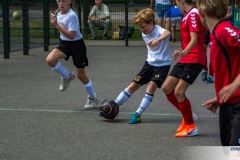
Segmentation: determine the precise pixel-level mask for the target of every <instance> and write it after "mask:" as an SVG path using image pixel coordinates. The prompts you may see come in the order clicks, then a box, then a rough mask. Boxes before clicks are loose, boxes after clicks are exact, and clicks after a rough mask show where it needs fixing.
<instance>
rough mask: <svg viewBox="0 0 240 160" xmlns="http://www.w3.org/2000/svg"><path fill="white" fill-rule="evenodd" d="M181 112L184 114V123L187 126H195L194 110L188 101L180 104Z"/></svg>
mask: <svg viewBox="0 0 240 160" xmlns="http://www.w3.org/2000/svg"><path fill="white" fill-rule="evenodd" d="M178 105H179V110H180V112H181V113H182V116H183V118H184V121H185V123H186V124H187V125H191V124H193V123H194V122H193V117H192V109H191V104H190V101H189V100H188V99H185V100H184V101H183V102H179V103H178Z"/></svg>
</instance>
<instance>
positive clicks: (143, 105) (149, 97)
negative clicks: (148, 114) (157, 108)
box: [136, 93, 153, 115]
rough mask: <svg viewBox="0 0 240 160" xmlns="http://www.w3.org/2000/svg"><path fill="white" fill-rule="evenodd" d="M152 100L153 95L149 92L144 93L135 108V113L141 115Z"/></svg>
mask: <svg viewBox="0 0 240 160" xmlns="http://www.w3.org/2000/svg"><path fill="white" fill-rule="evenodd" d="M152 100H153V95H150V94H147V93H146V94H145V96H144V97H143V99H142V102H141V104H140V106H139V108H138V109H137V111H136V112H137V113H138V114H139V115H141V114H142V113H143V112H144V111H145V110H146V109H147V108H148V106H149V105H150V103H151V102H152Z"/></svg>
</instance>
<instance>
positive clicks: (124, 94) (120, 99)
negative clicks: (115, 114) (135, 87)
mask: <svg viewBox="0 0 240 160" xmlns="http://www.w3.org/2000/svg"><path fill="white" fill-rule="evenodd" d="M131 95H132V94H131V93H129V92H128V91H127V89H125V90H123V91H122V92H121V93H120V94H119V95H118V97H117V98H116V100H115V102H116V103H117V104H118V105H119V106H121V105H122V104H123V103H124V102H126V101H127V100H128V99H129V98H130V97H131Z"/></svg>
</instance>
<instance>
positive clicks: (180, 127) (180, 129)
mask: <svg viewBox="0 0 240 160" xmlns="http://www.w3.org/2000/svg"><path fill="white" fill-rule="evenodd" d="M192 117H193V121H194V122H196V121H197V120H198V117H197V115H196V114H195V113H192ZM185 128H186V123H185V121H184V119H182V123H181V124H180V126H179V127H178V129H177V133H178V132H181V131H182V130H184V129H185Z"/></svg>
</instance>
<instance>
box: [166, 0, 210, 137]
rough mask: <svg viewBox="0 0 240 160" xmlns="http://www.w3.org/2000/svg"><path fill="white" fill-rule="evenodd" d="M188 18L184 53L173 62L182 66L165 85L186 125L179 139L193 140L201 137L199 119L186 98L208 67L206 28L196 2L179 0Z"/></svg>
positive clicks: (183, 26) (182, 30) (183, 25)
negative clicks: (199, 135) (194, 137)
mask: <svg viewBox="0 0 240 160" xmlns="http://www.w3.org/2000/svg"><path fill="white" fill-rule="evenodd" d="M176 3H177V6H178V8H179V9H180V11H181V12H182V14H183V15H184V17H183V19H182V23H181V26H180V33H181V38H182V39H181V43H182V50H180V51H179V50H176V51H174V53H173V55H172V57H173V60H178V63H177V64H176V65H175V66H173V68H172V71H171V72H170V74H169V76H168V77H167V79H166V80H165V82H164V83H163V85H162V90H163V92H164V93H165V94H166V96H167V99H168V100H169V102H171V103H172V104H173V105H174V106H175V107H176V108H177V109H178V110H179V111H180V112H181V114H182V116H183V119H182V123H181V125H180V126H179V128H178V129H177V133H176V137H189V136H195V135H197V134H198V129H197V126H196V124H195V123H194V121H195V120H196V119H197V116H196V115H195V114H194V113H192V109H191V104H190V101H189V99H188V98H187V97H186V94H185V93H186V90H187V89H188V87H189V86H190V85H191V84H193V82H194V81H195V79H196V78H197V76H198V74H199V73H200V72H201V70H202V69H203V67H204V65H206V54H205V51H204V27H203V25H202V24H201V21H200V16H199V12H198V10H197V8H195V5H196V3H195V0H176Z"/></svg>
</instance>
